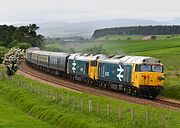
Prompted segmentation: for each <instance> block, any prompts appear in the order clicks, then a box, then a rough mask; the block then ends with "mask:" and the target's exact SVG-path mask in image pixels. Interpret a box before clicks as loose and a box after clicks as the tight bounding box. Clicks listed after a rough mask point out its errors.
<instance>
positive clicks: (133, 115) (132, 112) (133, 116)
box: [131, 108, 134, 121]
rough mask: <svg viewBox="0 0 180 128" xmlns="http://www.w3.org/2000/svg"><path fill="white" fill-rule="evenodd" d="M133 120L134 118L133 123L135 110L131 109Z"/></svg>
mask: <svg viewBox="0 0 180 128" xmlns="http://www.w3.org/2000/svg"><path fill="white" fill-rule="evenodd" d="M131 118H132V121H134V110H133V109H132V108H131Z"/></svg>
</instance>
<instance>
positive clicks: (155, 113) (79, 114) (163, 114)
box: [0, 75, 180, 128]
mask: <svg viewBox="0 0 180 128" xmlns="http://www.w3.org/2000/svg"><path fill="white" fill-rule="evenodd" d="M0 82H1V85H0V102H1V106H2V105H3V104H5V105H6V106H4V107H6V108H9V107H12V108H13V109H12V111H13V112H11V110H9V109H7V110H3V109H2V110H3V115H5V116H6V117H9V116H11V117H10V119H12V120H8V118H7V121H6V120H5V119H6V118H5V119H4V118H3V117H2V119H4V120H5V121H4V122H7V125H4V127H8V126H9V125H11V123H12V122H13V121H14V120H22V122H23V119H24V123H26V126H25V127H36V125H37V126H39V127H41V126H42V127H43V125H45V124H46V127H63V128H75V127H77V128H84V127H86V128H88V127H89V128H93V127H96V128H116V127H117V128H118V127H119V126H122V127H126V128H128V127H129V128H130V127H138V128H144V127H149V128H154V127H168V128H171V127H172V128H178V127H179V126H180V124H179V119H180V112H179V111H175V110H174V111H173V110H166V109H160V108H154V107H149V106H143V105H138V104H132V103H128V102H125V101H121V100H117V99H113V98H108V97H98V96H94V95H91V94H87V93H79V92H74V91H73V92H72V91H70V90H65V89H58V88H55V87H52V86H49V85H45V84H42V83H39V82H36V81H33V80H31V79H28V78H25V77H22V76H18V75H16V76H15V77H14V78H12V79H8V78H3V79H0ZM75 99H76V100H75ZM81 101H83V102H81ZM89 101H91V102H89ZM82 103H83V105H81V104H82ZM90 104H91V107H89V105H90ZM97 104H98V105H99V107H98V111H97ZM16 109H18V110H16ZM19 111H22V112H19ZM13 114H14V115H16V116H12V115H13ZM21 114H22V117H21ZM23 114H24V115H26V116H27V115H28V116H29V117H23ZM15 117H16V118H15ZM21 118H23V119H21ZM29 118H31V119H29ZM27 120H28V121H27ZM33 120H36V121H37V122H33ZM28 122H29V123H28ZM30 122H31V123H30ZM41 122H43V123H41ZM18 123H20V122H18V121H16V123H14V124H13V123H12V127H16V125H18ZM0 124H2V123H0ZM23 125H25V124H23V123H22V124H19V126H22V127H23ZM33 125H34V126H33Z"/></svg>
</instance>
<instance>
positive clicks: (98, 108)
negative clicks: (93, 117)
mask: <svg viewBox="0 0 180 128" xmlns="http://www.w3.org/2000/svg"><path fill="white" fill-rule="evenodd" d="M97 112H98V113H99V112H100V105H99V102H98V103H97Z"/></svg>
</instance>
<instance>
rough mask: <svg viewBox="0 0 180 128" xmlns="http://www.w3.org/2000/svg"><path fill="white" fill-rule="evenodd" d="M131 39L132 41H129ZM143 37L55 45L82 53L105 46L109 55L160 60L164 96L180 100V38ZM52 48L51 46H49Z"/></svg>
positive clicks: (168, 36)
mask: <svg viewBox="0 0 180 128" xmlns="http://www.w3.org/2000/svg"><path fill="white" fill-rule="evenodd" d="M128 38H131V40H127V39H128ZM141 38H142V36H105V37H101V38H99V39H97V40H94V41H89V42H84V43H76V45H74V43H67V44H66V45H60V44H56V43H54V44H53V47H55V46H56V45H58V47H60V48H63V49H69V48H74V49H75V51H77V52H81V51H83V50H84V49H86V48H89V47H94V46H95V45H96V46H98V45H103V48H104V49H105V50H107V51H108V53H109V54H124V55H139V56H151V57H154V58H158V59H160V60H161V62H162V63H163V64H164V68H165V74H166V77H165V85H164V88H165V89H164V91H163V92H162V94H161V95H162V96H165V97H170V98H175V99H180V95H179V92H180V86H179V83H180V66H179V64H180V36H179V35H158V36H157V39H156V40H140V39H141ZM47 45H49V47H51V44H47Z"/></svg>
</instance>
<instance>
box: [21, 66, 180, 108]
mask: <svg viewBox="0 0 180 128" xmlns="http://www.w3.org/2000/svg"><path fill="white" fill-rule="evenodd" d="M19 73H20V74H22V73H25V74H28V75H29V77H34V78H36V79H39V80H43V81H45V82H49V83H53V84H56V85H58V86H61V87H65V88H69V89H72V90H76V91H80V92H86V93H91V94H95V95H98V96H108V97H113V98H117V99H121V100H124V101H128V102H132V103H138V104H143V105H148V106H154V107H159V108H166V109H173V110H178V111H180V101H174V100H171V99H166V98H158V99H155V100H151V99H145V98H139V97H134V96H128V95H125V94H124V93H120V92H115V91H112V90H107V89H100V88H98V87H94V86H87V85H84V84H81V83H78V82H74V81H73V82H72V81H69V80H66V79H63V78H60V77H58V76H54V75H49V74H47V73H44V72H41V71H39V70H36V69H34V68H32V67H30V66H27V65H26V64H25V63H23V64H22V65H21V68H20V72H19Z"/></svg>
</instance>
